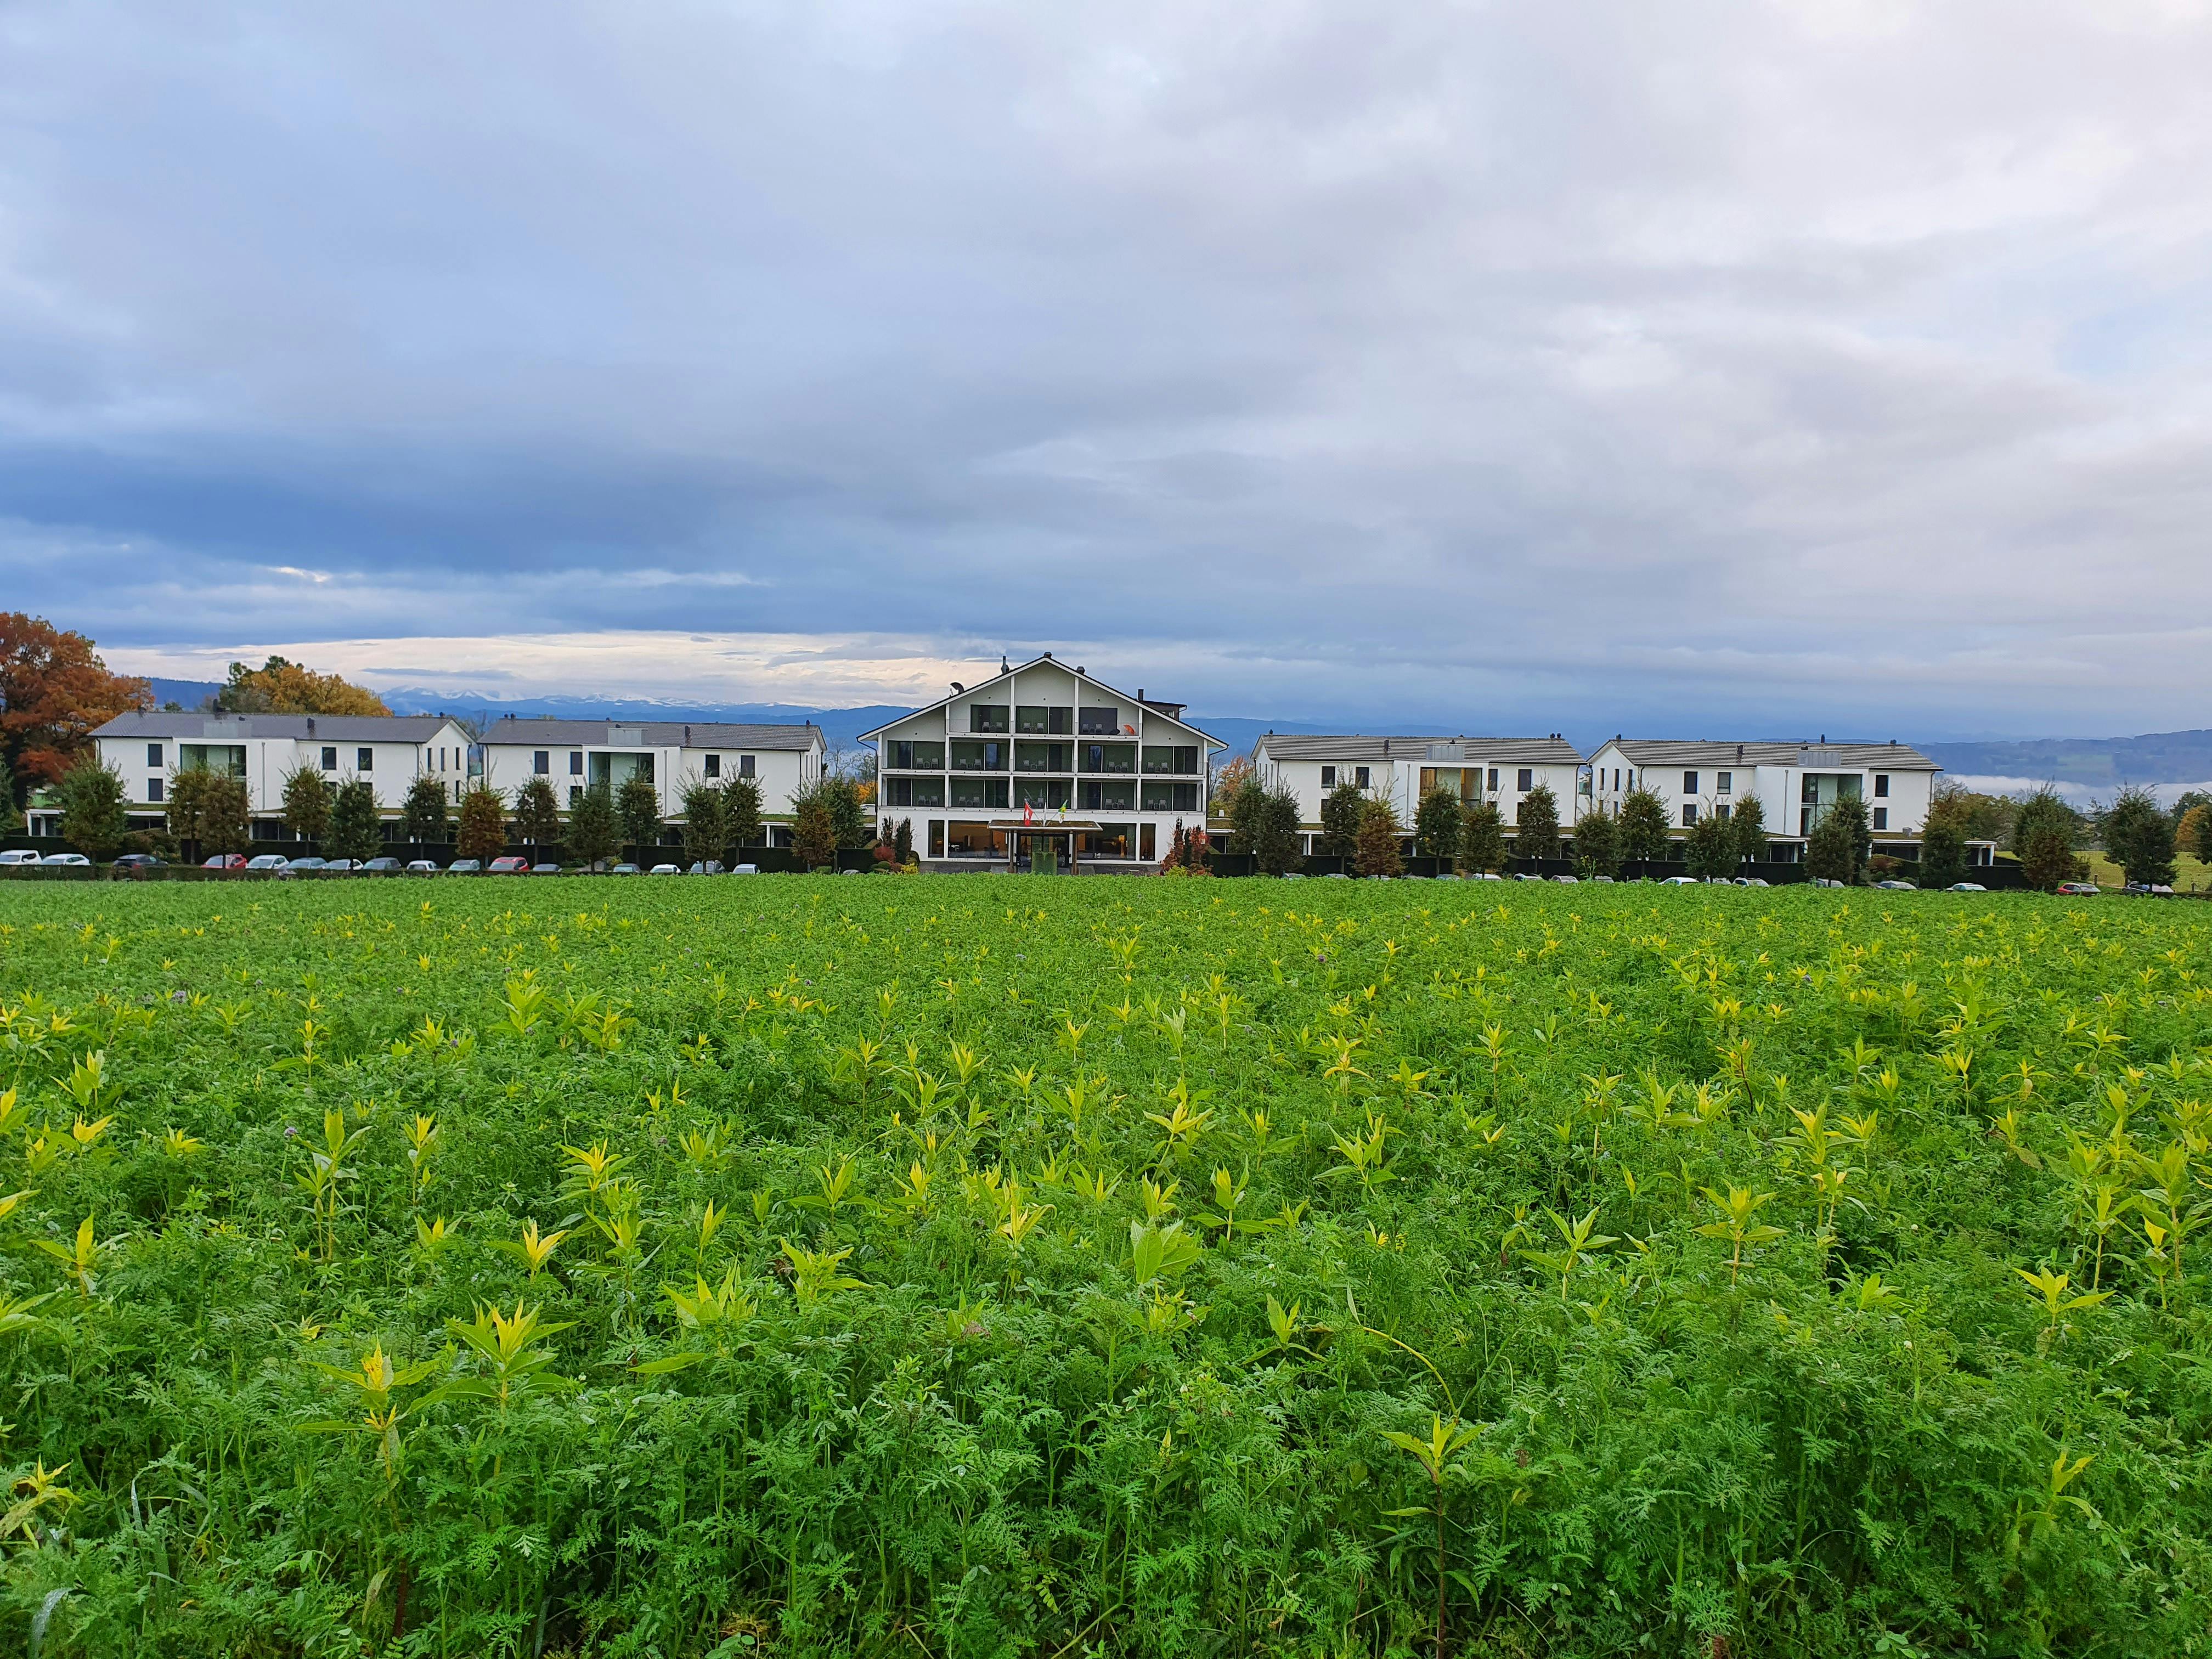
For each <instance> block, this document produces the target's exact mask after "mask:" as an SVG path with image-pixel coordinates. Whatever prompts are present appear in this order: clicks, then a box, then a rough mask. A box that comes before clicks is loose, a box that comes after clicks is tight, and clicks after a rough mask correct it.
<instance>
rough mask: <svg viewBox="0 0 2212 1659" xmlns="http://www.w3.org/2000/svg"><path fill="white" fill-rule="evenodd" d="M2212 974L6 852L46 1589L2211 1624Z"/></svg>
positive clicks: (873, 1646)
mask: <svg viewBox="0 0 2212 1659" xmlns="http://www.w3.org/2000/svg"><path fill="white" fill-rule="evenodd" d="M2208 975H2212V908H2205V907H2200V906H2197V905H2194V904H2189V905H2183V904H2136V903H2130V902H2119V901H2114V902H2110V903H2105V902H2064V901H2057V900H2051V899H2045V898H2041V897H2037V896H2012V895H2000V894H1990V895H1987V896H1957V895H1948V894H1887V893H1882V894H1877V893H1869V892H1864V891H1859V892H1849V893H1842V892H1834V891H1824V890H1811V889H1775V890H1766V891H1759V890H1740V889H1732V888H1682V889H1655V888H1651V887H1642V886H1620V887H1615V888H1610V889H1599V888H1594V887H1589V886H1585V887H1582V888H1579V889H1565V888H1560V887H1535V886H1517V885H1516V886H1511V887H1507V888H1504V889H1500V888H1499V887H1497V886H1495V885H1477V884H1426V883H1401V884H1388V885H1384V884H1367V883H1359V884H1353V883H1340V882H1324V881H1310V882H1304V883H1287V882H1260V881H1240V882H1231V881H1209V880H1202V879H1201V880H1187V879H1161V880H1152V881H1107V880H1096V881H1072V880H1051V879H1037V878H996V879H994V878H978V877H950V878H929V877H922V878H904V879H899V878H870V879H866V880H857V881H840V880H833V879H829V878H783V877H771V878H756V879H746V880H738V879H735V878H732V879H727V880H718V881H713V882H707V881H691V880H685V881H661V882H653V881H640V882H631V883H619V882H611V881H605V880H599V881H590V880H578V879H574V878H549V879H546V880H544V881H536V880H533V881H529V882H516V883H511V884H500V883H497V882H489V881H479V882H474V883H470V882H406V881H391V882H382V883H370V882H331V883H327V884H310V883H301V884H296V885H294V884H281V885H280V884H270V885H252V886H248V885H242V884H240V885H232V884H222V885H182V884H179V885H173V886H164V885H143V886H130V887H118V886H109V885H106V884H100V885H92V884H82V885H62V884H15V885H10V886H8V887H4V888H0V1006H3V1009H4V1022H3V1023H4V1027H5V1030H4V1042H5V1052H4V1064H5V1066H6V1068H7V1069H6V1070H5V1071H4V1072H0V1082H4V1084H6V1085H10V1086H9V1088H8V1091H7V1092H6V1093H5V1094H4V1095H0V1101H4V1106H3V1107H0V1194H14V1195H15V1196H13V1197H12V1198H0V1419H4V1424H5V1426H4V1429H3V1430H0V1462H4V1463H5V1465H6V1468H5V1470H4V1478H5V1479H6V1480H7V1481H8V1482H9V1483H10V1492H9V1496H8V1497H7V1499H6V1501H5V1504H4V1510H5V1513H4V1525H0V1550H4V1552H5V1557H4V1589H3V1591H0V1650H4V1651H6V1652H9V1653H27V1652H28V1651H30V1650H31V1648H32V1646H33V1636H34V1631H35V1632H36V1640H37V1641H38V1642H40V1643H42V1644H43V1654H44V1655H45V1656H62V1655H100V1656H124V1655H134V1656H135V1655H153V1654H159V1655H165V1656H167V1655H180V1656H181V1655H218V1654H220V1655H272V1656H273V1655H295V1654H298V1655H305V1654H316V1655H356V1654H371V1653H375V1654H387V1653H405V1654H437V1655H456V1656H459V1655H469V1656H477V1655H536V1654H539V1653H546V1654H562V1653H574V1654H582V1653H592V1654H609V1655H636V1656H647V1655H658V1656H665V1659H678V1656H702V1655H708V1654H712V1655H714V1656H717V1659H731V1656H735V1655H739V1654H754V1653H771V1654H775V1655H817V1654H818V1655H829V1654H846V1653H854V1652H860V1653H866V1654H883V1655H890V1654H899V1655H909V1654H911V1655H927V1656H932V1659H939V1656H943V1659H951V1656H963V1659H965V1656H986V1655H1036V1656H1041V1659H1067V1656H1075V1655H1079V1654H1117V1655H1118V1654H1129V1655H1153V1654H1203V1655H1224V1656H1226V1655H1231V1654H1235V1655H1245V1654H1253V1653H1268V1654H1274V1653H1280V1654H1311V1655H1316V1656H1320V1655H1330V1656H1336V1655H1347V1654H1371V1655H1375V1656H1385V1655H1395V1654H1407V1655H1411V1654H1416V1653H1419V1654H1432V1653H1435V1652H1437V1651H1438V1650H1439V1649H1441V1650H1442V1651H1443V1652H1446V1653H1454V1654H1458V1653H1468V1654H1485V1655H1498V1656H1539V1655H1541V1656H1560V1659H1566V1656H1578V1659H1579V1656H1596V1655H1631V1654H1634V1655H1644V1654H1658V1655H1698V1656H1704V1659H1718V1656H1722V1655H1724V1654H1725V1655H1730V1656H1740V1655H1745V1654H1790V1655H1808V1656H1811V1655H1820V1656H1831V1655H1839V1654H1858V1653H1866V1654H1875V1653H1880V1654H1886V1655H1896V1656H1920V1655H1931V1656H1932V1655H1936V1654H1946V1655H1948V1654H1963V1653H1990V1654H2022V1653H2032V1652H2033V1653H2040V1652H2051V1653H2063V1654H2081V1655H2100V1656H2102V1655H2112V1656H2130V1655H2142V1656H2161V1659H2162V1656H2171V1655H2180V1654H2190V1653H2203V1652H2205V1651H2207V1650H2208V1649H2212V1636H2208V1629H2212V1625H2209V1624H2208V1620H2212V1598H2208V1591H2212V1548H2208V1544H2207V1538H2208V1534H2212V1478H2208V1477H2212V1469H2208V1467H2207V1465H2208V1431H2212V1364H2209V1363H2208V1356H2212V1343H2208V1328H2207V1318H2206V1303H2205V1301H2204V1300H2203V1299H2202V1298H2201V1297H2200V1294H2199V1287H2200V1286H2206V1285H2208V1275H2207V1273H2206V1271H2205V1267H2204V1256H2205V1252H2206V1250H2207V1249H2208V1247H2212V1236H2208V1234H2207V1232H2206V1231H2205V1230H2204V1226H2203V1224H2204V1221H2205V1218H2206V1217H2207V1215H2208V1214H2212V1209H2208V1204H2207V1196H2208V1186H2207V1183H2208V1181H2212V1161H2208V1133H2212V1114H2209V1113H2208V1109H2207V1104H2206V1103H2207V1101H2208V1100H2212V988H2208ZM1440 1624H1441V1629H1440V1628H1439V1626H1440Z"/></svg>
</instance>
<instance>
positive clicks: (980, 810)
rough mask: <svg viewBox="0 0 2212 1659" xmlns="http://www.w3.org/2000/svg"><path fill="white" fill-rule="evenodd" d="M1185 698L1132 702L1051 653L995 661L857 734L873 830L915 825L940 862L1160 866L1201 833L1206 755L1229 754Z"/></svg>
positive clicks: (919, 847) (923, 850) (886, 832)
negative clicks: (991, 669)
mask: <svg viewBox="0 0 2212 1659" xmlns="http://www.w3.org/2000/svg"><path fill="white" fill-rule="evenodd" d="M1182 713H1183V705H1182V704H1181V703H1179V702H1161V701H1159V700H1158V699H1157V698H1152V697H1147V696H1146V695H1145V694H1144V692H1143V691H1142V690H1139V691H1138V692H1137V693H1136V694H1135V695H1134V696H1131V695H1130V694H1129V693H1128V692H1126V691H1120V690H1115V688H1114V687H1112V686H1110V685H1108V684H1106V683H1105V682H1104V681H1103V680H1098V679H1094V678H1092V677H1091V674H1090V673H1089V672H1088V671H1085V669H1083V668H1082V667H1080V666H1077V667H1070V666H1068V665H1066V664H1065V663H1061V662H1058V661H1056V660H1054V658H1053V655H1052V653H1050V652H1049V651H1048V652H1046V653H1044V655H1042V656H1041V657H1038V658H1037V659H1035V660H1034V661H1031V662H1026V663H1024V664H1022V665H1020V666H1019V667H1018V668H1016V667H1009V666H1007V665H1005V664H1004V663H1003V662H1002V663H1001V664H1000V669H999V671H998V673H997V674H995V675H994V676H993V677H992V678H990V679H988V680H987V681H985V682H983V683H982V684H979V685H975V686H972V687H971V686H968V685H963V684H957V683H955V684H954V685H953V688H952V693H951V696H947V697H944V698H940V699H939V701H938V702H933V703H932V704H930V705H929V706H928V707H927V708H917V709H915V711H914V712H913V713H912V714H902V715H901V716H900V717H899V718H898V719H896V720H891V721H889V722H888V723H886V724H884V725H883V726H878V727H877V728H876V729H875V730H874V731H872V732H862V733H861V734H860V741H861V742H862V743H868V744H874V745H875V747H876V752H877V768H876V783H877V788H876V802H877V807H876V811H877V816H878V819H879V820H880V833H881V835H882V836H883V837H884V839H885V840H886V841H888V840H890V838H891V836H893V835H894V833H895V832H896V829H897V827H898V824H899V822H900V821H901V820H902V819H908V820H911V821H912V823H913V825H914V840H915V853H916V854H917V855H918V856H919V857H921V858H924V859H926V860H928V861H929V862H930V863H931V864H933V865H935V866H939V867H943V868H951V869H963V868H964V869H975V868H979V867H987V866H990V865H992V864H1000V865H1010V866H1017V867H1020V866H1026V864H1027V863H1028V861H1029V860H1030V856H1031V855H1032V854H1036V853H1040V852H1048V853H1051V854H1053V855H1054V857H1055V858H1056V859H1057V860H1058V861H1059V863H1060V867H1062V868H1063V869H1081V868H1084V867H1085V866H1095V867H1097V868H1101V869H1107V870H1112V869H1123V870H1133V869H1136V868H1138V867H1139V866H1142V865H1145V864H1147V863H1153V862H1157V861H1158V859H1159V858H1160V857H1161V856H1162V854H1164V853H1165V852H1166V851H1167V849H1168V848H1169V846H1170V844H1171V843H1172V842H1173V840H1174V836H1175V832H1176V830H1177V829H1203V828H1204V827H1205V825H1206V798H1207V786H1208V773H1209V769H1210V768H1209V760H1210V757H1211V756H1212V753H1213V751H1214V750H1218V749H1223V748H1225V747H1226V746H1227V745H1226V744H1224V743H1223V742H1222V741H1221V740H1220V739H1219V738H1214V737H1210V736H1208V735H1207V734H1206V732H1202V731H1200V729H1199V728H1198V727H1197V726H1193V725H1191V724H1190V723H1189V722H1188V720H1184V719H1183V718H1182Z"/></svg>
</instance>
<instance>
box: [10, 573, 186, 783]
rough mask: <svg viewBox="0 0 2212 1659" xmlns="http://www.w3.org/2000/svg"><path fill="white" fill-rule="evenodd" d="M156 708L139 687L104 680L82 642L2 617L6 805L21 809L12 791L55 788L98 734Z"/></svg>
mask: <svg viewBox="0 0 2212 1659" xmlns="http://www.w3.org/2000/svg"><path fill="white" fill-rule="evenodd" d="M153 702H154V699H153V693H152V691H151V690H150V689H149V687H148V685H147V684H146V682H145V681H144V680H143V679H140V678H137V677H136V676H134V675H128V674H111V673H109V672H108V671H107V665H106V663H104V662H102V661H101V660H100V657H99V654H98V653H96V652H94V649H93V648H92V641H90V640H88V639H87V638H85V636H84V635H82V634H72V633H65V632H64V631H63V630H62V629H58V628H56V627H55V626H54V625H53V624H52V623H50V622H48V621H46V619H45V618H44V617H32V616H27V615H25V614H24V613H23V612H21V611H0V775H5V776H6V777H7V778H8V779H9V803H10V804H11V805H21V799H19V798H18V796H17V795H16V793H15V792H16V791H19V790H20V791H26V792H27V791H28V790H30V789H32V788H33V787H36V786H37V785H39V784H41V783H52V782H57V781H59V780H60V779H61V777H62V775H64V773H66V772H68V771H69V770H70V768H71V767H72V766H73V765H74V764H75V763H76V761H77V760H78V759H79V758H81V757H83V756H85V755H86V754H88V752H89V751H90V750H91V747H92V733H93V732H94V731H95V730H97V729H98V728H99V727H100V726H105V725H106V724H107V722H108V721H110V720H113V719H114V718H115V717H116V716H117V715H118V714H128V713H129V712H130V711H131V710H132V709H134V708H151V707H152V706H153Z"/></svg>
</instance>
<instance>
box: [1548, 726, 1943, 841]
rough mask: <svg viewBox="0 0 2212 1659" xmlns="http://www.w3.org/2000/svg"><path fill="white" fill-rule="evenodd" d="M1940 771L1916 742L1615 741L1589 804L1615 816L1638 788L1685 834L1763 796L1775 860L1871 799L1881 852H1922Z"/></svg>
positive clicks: (1595, 763)
mask: <svg viewBox="0 0 2212 1659" xmlns="http://www.w3.org/2000/svg"><path fill="white" fill-rule="evenodd" d="M1940 771H1942V768H1941V767H1939V766H1938V765H1936V763H1935V762H1934V761H1932V760H1929V758H1928V757H1926V756H1925V755H1923V754H1922V753H1920V751H1919V750H1917V749H1914V748H1911V746H1909V745H1908V744H1901V743H1896V742H1890V743H1830V742H1828V741H1827V739H1826V738H1820V740H1818V741H1817V742H1808V743H1706V742H1675V741H1668V740H1660V739H1653V738H1621V737H1617V738H1612V739H1611V740H1610V741H1608V742H1607V743H1606V744H1604V745H1602V746H1601V748H1600V749H1599V750H1597V752H1596V753H1595V754H1594V755H1592V756H1591V757H1590V762H1589V787H1590V796H1589V799H1590V800H1591V801H1592V802H1593V803H1594V804H1595V807H1596V810H1598V811H1603V812H1607V813H1613V814H1617V813H1618V812H1619V811H1620V800H1621V797H1622V796H1623V795H1625V794H1626V793H1627V792H1628V791H1629V790H1631V789H1633V788H1637V787H1639V786H1640V787H1643V788H1645V789H1648V790H1650V792H1651V793H1653V794H1656V795H1657V796H1658V797H1659V799H1661V800H1662V802H1664V803H1665V804H1666V807H1667V821H1668V824H1669V825H1670V826H1671V827H1672V828H1673V829H1674V834H1675V835H1676V836H1680V835H1682V834H1683V833H1684V832H1685V831H1686V830H1687V829H1689V828H1690V826H1692V824H1694V823H1697V822H1698V820H1699V818H1700V817H1721V818H1726V817H1732V816H1733V815H1734V813H1735V808H1736V805H1738V803H1740V802H1741V801H1743V800H1745V799H1748V798H1749V797H1751V796H1753V795H1756V796H1757V797H1758V798H1759V804H1760V806H1761V807H1762V808H1763V809H1764V811H1765V816H1766V831H1767V840H1768V842H1769V843H1770V844H1771V847H1772V848H1773V852H1774V855H1775V857H1776V858H1777V859H1778V860H1783V861H1784V862H1790V861H1794V860H1797V859H1799V858H1802V856H1803V852H1804V844H1805V841H1806V838H1807V837H1808V836H1811V834H1812V833H1813V830H1814V827H1815V826H1816V825H1817V824H1818V823H1820V817H1821V815H1822V814H1823V813H1824V812H1825V811H1826V810H1827V809H1828V807H1830V806H1831V805H1833V804H1834V803H1835V802H1836V801H1837V800H1838V799H1842V798H1844V797H1845V796H1856V797H1857V798H1858V799H1861V800H1863V801H1864V802H1865V803H1866V808H1867V822H1868V823H1869V826H1871V828H1872V829H1873V831H1874V839H1875V844H1876V846H1877V848H1884V844H1885V843H1889V844H1890V845H1888V846H1887V848H1886V850H1890V851H1895V852H1900V853H1903V852H1905V851H1907V848H1906V846H1905V844H1906V843H1910V844H1911V848H1910V850H1911V852H1913V853H1917V843H1918V841H1919V836H1920V831H1921V829H1922V827H1923V825H1925V824H1926V823H1927V822H1928V808H1929V803H1930V801H1931V800H1932V799H1934V795H1935V789H1936V774H1937V773H1938V772H1940Z"/></svg>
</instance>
